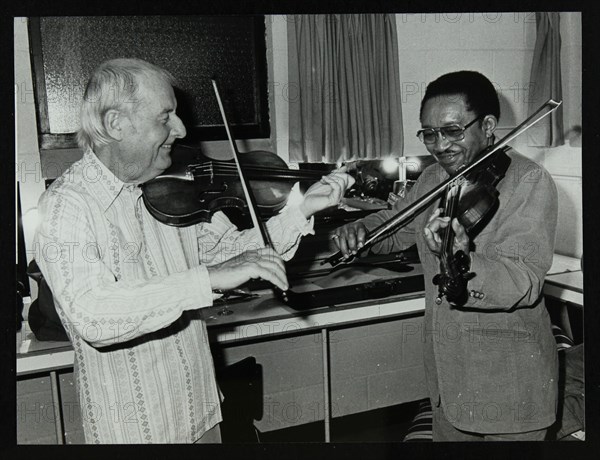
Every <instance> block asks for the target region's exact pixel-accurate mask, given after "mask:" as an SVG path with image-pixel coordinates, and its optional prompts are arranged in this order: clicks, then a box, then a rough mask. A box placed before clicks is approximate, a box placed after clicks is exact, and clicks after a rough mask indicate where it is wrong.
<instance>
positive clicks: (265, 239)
mask: <svg viewBox="0 0 600 460" xmlns="http://www.w3.org/2000/svg"><path fill="white" fill-rule="evenodd" d="M211 81H212V84H213V88H214V90H215V96H216V97H217V102H218V104H219V110H220V111H221V117H222V118H223V123H224V125H225V130H226V131H227V138H228V139H229V145H230V146H231V151H232V152H233V159H234V161H235V165H236V168H237V171H238V173H239V175H240V181H241V183H242V189H243V190H244V196H245V197H246V201H247V204H248V212H249V213H250V217H251V219H252V223H253V224H254V227H256V228H257V229H258V231H259V236H260V239H261V242H262V245H263V246H264V247H268V248H271V249H273V250H275V246H274V245H273V241H271V237H270V236H269V231H268V230H267V226H266V224H265V223H264V222H263V221H262V219H260V218H259V216H258V206H257V204H256V199H255V198H254V193H252V189H251V188H250V183H249V182H248V181H247V180H246V176H245V175H244V173H243V172H242V167H241V165H240V160H239V152H238V149H237V146H236V144H235V140H234V139H233V135H232V134H231V129H230V127H229V123H228V122H227V116H226V115H225V108H224V107H223V102H222V101H221V96H220V94H219V87H218V86H217V81H216V80H215V79H214V78H211ZM273 289H274V290H275V292H277V293H278V294H280V295H281V296H282V297H283V299H284V300H286V301H287V291H282V290H281V289H279V288H278V287H276V286H273Z"/></svg>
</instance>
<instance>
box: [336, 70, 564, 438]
mask: <svg viewBox="0 0 600 460" xmlns="http://www.w3.org/2000/svg"><path fill="white" fill-rule="evenodd" d="M499 118H500V104H499V100H498V95H497V94H496V91H495V89H494V86H493V85H492V83H491V82H490V81H489V80H488V79H487V78H486V77H485V76H483V75H481V74H480V73H477V72H471V71H460V72H454V73H449V74H446V75H443V76H441V77H439V78H438V79H437V80H435V81H433V82H432V83H430V84H429V85H428V87H427V90H426V92H425V96H424V97H423V100H422V102H421V110H420V121H421V126H422V129H420V130H419V131H418V132H417V136H418V137H419V139H420V140H421V141H422V142H423V144H424V145H425V148H426V149H427V151H428V152H429V153H430V154H431V155H433V156H434V157H435V159H436V160H437V163H436V164H433V165H431V166H430V167H428V168H427V169H425V171H424V172H423V173H422V174H421V176H420V177H419V179H418V180H417V182H416V183H415V185H414V186H413V188H412V189H411V190H410V192H409V193H408V194H407V196H406V199H404V200H398V201H397V202H396V203H395V204H394V208H395V209H393V210H383V211H380V212H378V213H376V214H371V215H370V216H368V217H366V218H364V219H361V220H359V221H357V222H353V223H350V224H347V225H345V226H343V227H340V228H338V229H337V230H336V231H335V232H334V234H333V235H332V238H333V239H334V241H335V242H336V245H337V246H338V248H339V249H340V250H341V251H342V253H343V254H344V255H345V256H349V255H352V254H356V251H357V250H358V249H360V248H361V247H362V245H363V244H364V241H365V237H366V235H367V233H368V231H369V230H372V229H374V228H376V227H377V226H379V225H380V224H381V223H383V222H385V221H387V220H389V218H390V217H392V216H393V215H395V214H396V213H397V212H398V211H400V210H402V209H403V208H405V207H406V206H408V205H410V204H411V203H413V202H414V201H416V200H418V199H419V198H420V197H422V196H423V195H425V194H426V193H427V192H429V191H430V190H432V189H433V188H434V187H435V186H437V185H439V184H440V183H441V182H443V181H444V180H446V179H447V178H448V177H449V176H451V175H454V174H455V173H456V172H457V171H458V170H459V169H460V168H462V167H463V166H467V165H469V164H470V163H471V162H472V161H474V160H475V159H476V158H477V157H478V155H479V154H480V153H481V152H482V151H483V150H484V149H485V148H486V147H488V146H489V145H492V144H493V143H494V141H495V137H494V132H495V130H496V128H497V125H498V120H499ZM507 155H508V157H509V159H510V164H509V165H508V169H507V170H506V173H505V175H504V177H503V178H502V179H501V180H500V182H499V183H498V185H497V187H496V188H497V190H498V192H499V194H500V195H499V204H498V207H497V209H495V210H493V211H492V213H493V214H491V215H490V216H489V218H488V219H489V220H487V223H484V225H482V226H479V228H478V229H477V230H476V231H471V232H467V231H466V230H465V228H464V227H463V226H462V225H461V224H460V223H459V222H458V221H457V219H453V220H452V222H451V223H450V218H449V217H443V216H442V208H440V203H439V202H437V201H436V202H434V203H433V204H432V205H431V206H430V207H429V209H427V210H426V211H424V212H423V213H421V214H420V215H418V216H417V217H415V219H414V220H413V221H412V222H410V223H409V224H408V225H407V226H405V227H404V228H402V229H400V230H398V231H396V232H395V233H393V234H392V235H391V236H390V237H388V238H386V239H384V240H383V241H381V242H379V243H377V244H375V245H373V246H372V247H371V249H370V250H371V251H372V252H374V253H389V252H395V251H399V250H403V249H406V248H408V247H409V246H411V245H412V244H414V243H415V242H416V244H417V249H418V251H419V256H420V259H421V263H422V264H423V270H424V273H425V300H426V306H425V315H424V320H423V326H422V337H423V343H424V347H423V354H424V364H425V374H426V378H427V386H428V392H429V397H430V399H431V403H432V409H433V440H434V441H482V440H486V441H492V440H544V439H545V436H546V431H547V428H548V427H549V426H550V425H552V424H553V423H554V421H555V418H556V405H557V381H558V370H557V369H558V360H557V353H556V345H555V341H554V339H553V335H552V331H551V324H550V319H549V315H548V312H547V311H546V308H545V305H544V299H543V296H542V286H543V282H544V277H545V275H546V272H547V271H548V269H549V268H550V266H551V264H552V258H553V253H554V236H555V231H556V221H557V192H556V187H555V185H554V182H553V180H552V178H551V176H550V174H549V173H548V172H547V171H546V170H544V169H543V168H542V167H540V166H539V165H537V164H536V163H534V162H532V161H531V160H529V159H527V158H525V157H524V156H522V155H520V154H519V153H517V152H515V151H514V150H512V149H510V150H508V152H507ZM448 225H452V229H453V230H454V232H455V239H454V244H453V247H452V250H451V251H452V253H453V254H456V253H457V252H458V251H463V252H464V254H465V255H466V257H465V264H466V268H467V269H468V271H469V272H470V275H469V280H468V282H467V283H466V287H465V291H466V292H464V294H465V296H464V298H465V299H466V300H465V301H463V302H460V303H456V302H448V300H447V299H446V298H442V299H441V302H439V304H438V303H436V298H437V297H438V286H436V285H435V284H434V283H433V281H432V280H433V278H434V277H435V276H436V275H438V274H439V273H440V256H443V254H442V247H441V234H442V233H443V229H445V228H446V227H447V226H448ZM365 252H366V251H365ZM398 384H399V385H401V384H402V382H398Z"/></svg>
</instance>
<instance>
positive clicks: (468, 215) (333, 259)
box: [321, 99, 562, 266]
mask: <svg viewBox="0 0 600 460" xmlns="http://www.w3.org/2000/svg"><path fill="white" fill-rule="evenodd" d="M561 104H562V101H559V102H556V101H554V100H552V99H549V100H548V101H546V102H545V103H544V104H543V105H542V106H541V107H539V108H538V109H537V110H536V111H535V112H534V113H533V114H532V115H531V116H529V117H528V118H527V119H526V120H525V121H523V122H522V123H521V124H520V125H519V126H517V127H516V128H515V129H513V130H512V131H511V132H509V133H508V134H507V135H506V136H504V137H503V138H502V139H501V140H500V141H498V142H497V143H496V144H494V145H491V146H490V147H488V148H486V149H484V150H483V152H481V153H480V154H479V156H478V157H477V158H476V159H475V160H474V161H473V162H472V163H471V164H469V165H466V166H465V167H463V168H462V169H460V170H459V171H458V172H457V173H456V174H454V175H453V176H452V177H450V178H448V179H446V180H445V181H443V182H442V183H441V184H439V185H437V186H436V187H434V188H433V190H431V191H430V192H428V193H427V194H425V195H423V196H422V197H421V198H420V199H418V200H417V201H415V202H414V203H412V204H411V205H410V206H407V207H406V208H404V209H403V210H401V211H400V212H398V213H397V214H396V215H395V216H393V217H392V218H391V219H389V220H388V221H386V222H383V223H382V224H381V225H379V226H378V227H376V228H374V229H373V230H371V231H370V232H368V233H367V236H366V238H365V242H364V244H363V246H362V247H361V248H360V249H358V251H356V254H350V255H348V256H344V254H342V252H341V251H338V252H336V253H335V254H333V255H331V256H329V257H328V258H327V259H325V260H323V261H322V262H321V265H324V264H326V263H329V264H331V265H332V266H336V265H338V264H340V263H345V262H349V261H351V260H352V259H354V257H356V255H358V254H359V253H361V252H363V251H365V250H367V249H368V248H370V247H371V246H372V245H373V244H375V243H377V242H378V241H381V240H382V239H384V238H386V237H387V236H389V235H390V234H391V233H392V232H394V231H396V230H398V229H400V228H402V227H404V226H405V225H406V224H408V223H409V222H410V221H412V220H413V219H414V217H415V216H416V215H418V214H420V213H422V212H423V211H425V210H426V209H427V208H428V207H429V205H430V204H431V203H432V202H433V201H434V200H435V199H437V198H438V197H439V196H440V195H441V194H442V193H444V192H445V191H446V190H447V189H448V187H449V186H450V185H451V184H452V183H453V182H455V181H456V180H457V179H459V178H460V177H463V176H464V177H467V178H472V180H473V181H475V182H477V181H481V183H480V184H479V186H478V187H476V188H473V190H476V192H474V193H473V194H471V195H470V196H468V197H467V195H465V196H466V197H465V198H464V200H463V199H461V200H460V201H459V205H460V206H461V208H462V212H458V215H457V218H458V219H459V221H460V222H461V224H462V225H463V226H465V228H468V229H470V228H471V227H475V226H476V225H478V224H479V223H480V222H483V221H484V219H485V215H486V214H488V212H489V211H491V210H492V209H493V207H494V203H495V200H494V199H493V195H494V194H497V190H496V191H495V192H493V191H491V189H490V187H494V186H495V184H494V180H495V179H494V177H496V176H498V177H497V178H498V180H499V175H498V172H497V171H500V170H501V168H502V161H503V160H500V161H499V163H495V162H494V161H492V160H493V159H494V155H496V154H497V153H498V152H500V151H502V150H504V152H505V151H506V149H505V147H506V146H507V144H508V143H509V142H510V141H512V140H513V139H514V138H516V137H517V136H519V135H521V134H522V133H523V132H525V131H526V130H527V129H529V128H530V127H532V126H533V125H534V124H536V123H537V122H539V121H540V120H541V119H542V118H544V117H546V116H547V115H549V114H551V113H552V112H554V111H555V110H556V109H557V108H558V107H560V105H561ZM500 158H502V156H501V155H500ZM504 161H505V160H504ZM506 167H508V165H506ZM461 203H462V204H461ZM465 224H466V225H465Z"/></svg>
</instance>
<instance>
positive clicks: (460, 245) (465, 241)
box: [423, 208, 469, 256]
mask: <svg viewBox="0 0 600 460" xmlns="http://www.w3.org/2000/svg"><path fill="white" fill-rule="evenodd" d="M441 211H442V209H441V208H438V209H436V210H435V211H434V212H433V214H431V216H430V217H429V220H428V221H427V225H425V228H424V229H423V233H424V235H425V242H426V243H427V246H428V247H429V249H430V250H431V252H433V253H434V254H435V255H437V256H440V252H441V247H442V238H441V235H440V234H441V232H442V229H444V228H446V227H447V226H448V223H449V222H450V218H449V217H440V213H441ZM452 229H453V230H454V246H453V248H452V251H453V252H452V253H453V254H456V252H457V251H461V250H462V251H463V252H464V253H465V254H469V236H468V235H467V232H466V230H465V227H463V226H462V225H461V224H460V223H459V222H458V219H456V218H454V219H452Z"/></svg>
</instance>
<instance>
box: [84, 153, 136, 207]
mask: <svg viewBox="0 0 600 460" xmlns="http://www.w3.org/2000/svg"><path fill="white" fill-rule="evenodd" d="M82 166H83V169H82V171H83V173H82V175H83V184H84V186H85V187H86V188H87V189H88V191H89V192H90V194H91V195H92V196H93V197H95V198H96V199H97V200H98V201H99V202H100V205H101V206H102V208H103V210H104V211H105V212H106V210H107V209H108V208H110V206H111V205H112V204H113V202H114V201H115V199H116V198H117V197H118V196H119V194H120V193H121V192H123V191H128V192H130V193H134V194H135V195H137V196H136V197H139V196H141V194H142V191H141V189H140V187H139V186H138V185H135V184H125V183H124V182H123V181H122V180H121V179H119V178H118V177H117V176H115V175H114V174H113V172H112V171H111V170H110V169H108V168H107V167H106V166H105V165H104V163H102V162H101V161H100V160H99V159H98V157H97V156H96V154H95V153H94V151H93V150H92V149H91V148H89V149H87V150H86V151H85V152H84V154H83V158H82Z"/></svg>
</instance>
